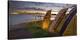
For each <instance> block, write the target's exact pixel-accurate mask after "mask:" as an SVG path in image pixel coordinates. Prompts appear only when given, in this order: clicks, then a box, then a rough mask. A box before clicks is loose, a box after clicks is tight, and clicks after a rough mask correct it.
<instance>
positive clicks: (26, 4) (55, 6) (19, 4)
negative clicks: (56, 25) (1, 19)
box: [9, 1, 74, 11]
mask: <svg viewBox="0 0 80 40" xmlns="http://www.w3.org/2000/svg"><path fill="white" fill-rule="evenodd" d="M72 5H74V4H61V3H46V2H45V3H43V2H30V1H9V8H41V9H44V10H50V9H52V10H54V11H59V10H60V9H62V8H63V7H71V6H72Z"/></svg>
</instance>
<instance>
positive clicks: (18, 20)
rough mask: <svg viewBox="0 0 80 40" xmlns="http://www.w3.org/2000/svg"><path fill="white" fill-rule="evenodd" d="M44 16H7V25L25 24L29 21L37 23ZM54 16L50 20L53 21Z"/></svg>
mask: <svg viewBox="0 0 80 40" xmlns="http://www.w3.org/2000/svg"><path fill="white" fill-rule="evenodd" d="M43 16H44V15H30V14H17V15H9V25H15V24H20V23H25V22H31V21H34V20H35V21H39V20H42V19H43ZM54 17H55V16H54V15H52V18H51V20H53V19H54Z"/></svg>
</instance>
